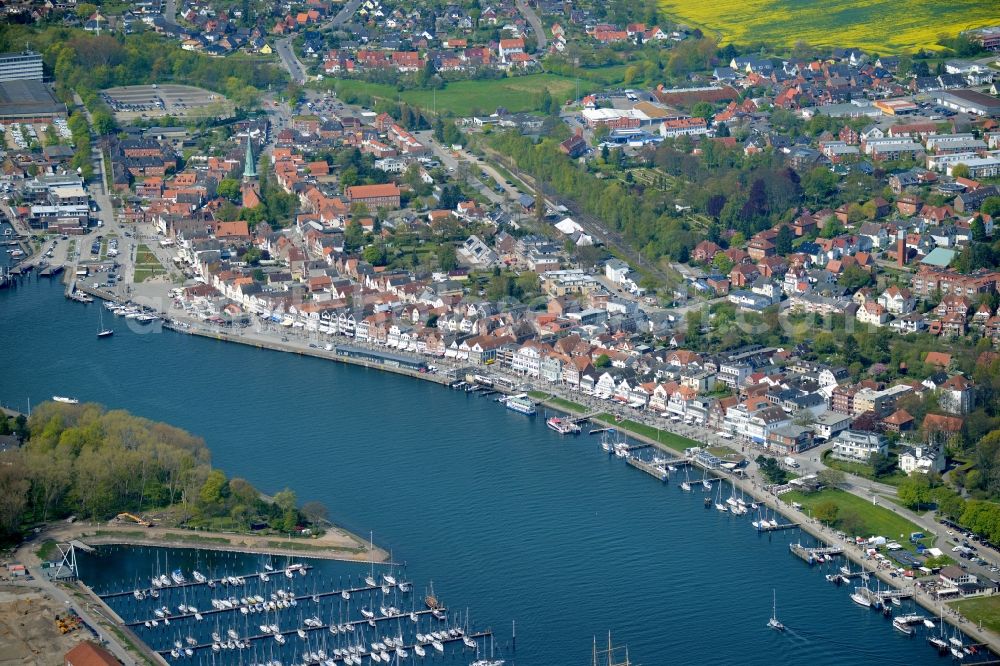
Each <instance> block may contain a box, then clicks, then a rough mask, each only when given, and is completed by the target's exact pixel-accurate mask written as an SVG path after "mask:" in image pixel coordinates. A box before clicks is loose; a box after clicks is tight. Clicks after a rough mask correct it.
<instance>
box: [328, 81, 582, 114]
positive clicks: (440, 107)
mask: <svg viewBox="0 0 1000 666" xmlns="http://www.w3.org/2000/svg"><path fill="white" fill-rule="evenodd" d="M333 86H334V87H335V88H336V90H337V94H338V95H341V96H343V95H344V94H346V93H354V94H356V95H370V96H372V97H374V98H375V99H376V100H379V99H381V100H388V101H391V102H397V101H402V102H406V103H407V104H410V105H413V106H419V107H421V108H424V109H427V110H428V111H433V110H435V109H436V110H437V112H438V113H439V114H442V115H452V116H470V115H474V114H475V115H480V114H484V115H489V114H491V113H493V112H494V111H496V109H497V107H498V106H503V107H505V108H506V109H507V110H508V111H511V112H512V113H517V112H520V111H532V110H534V108H535V106H536V101H537V98H538V95H539V94H540V93H541V92H542V88H548V90H549V93H550V94H551V95H552V96H553V97H554V98H555V99H556V101H558V102H559V103H563V102H565V101H566V100H568V99H570V98H571V97H573V96H575V95H576V82H575V81H574V80H573V79H569V78H566V77H562V76H558V75H556V74H531V75H528V76H515V77H511V78H505V79H481V80H475V81H456V82H454V83H449V84H448V85H447V86H446V87H445V88H444V89H443V90H438V91H436V92H435V91H433V90H405V91H403V92H399V91H397V90H396V87H395V86H391V85H386V84H381V83H367V82H365V81H359V80H355V79H342V80H338V81H336V82H335V83H334V84H333ZM590 87H593V84H590ZM581 90H586V86H584V83H583V82H581Z"/></svg>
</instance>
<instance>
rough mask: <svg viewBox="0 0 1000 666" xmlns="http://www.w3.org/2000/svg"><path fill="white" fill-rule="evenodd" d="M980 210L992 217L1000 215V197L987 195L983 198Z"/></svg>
mask: <svg viewBox="0 0 1000 666" xmlns="http://www.w3.org/2000/svg"><path fill="white" fill-rule="evenodd" d="M979 211H980V212H981V213H982V214H983V215H989V216H990V217H992V218H996V217H997V215H1000V197H986V198H985V199H983V203H982V205H981V206H980V207H979Z"/></svg>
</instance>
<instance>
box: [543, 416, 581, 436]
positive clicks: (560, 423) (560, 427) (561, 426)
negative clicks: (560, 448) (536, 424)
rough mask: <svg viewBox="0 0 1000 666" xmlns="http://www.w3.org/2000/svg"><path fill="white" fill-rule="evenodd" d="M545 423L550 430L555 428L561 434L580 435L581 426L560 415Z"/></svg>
mask: <svg viewBox="0 0 1000 666" xmlns="http://www.w3.org/2000/svg"><path fill="white" fill-rule="evenodd" d="M545 425H547V426H548V427H549V430H555V431H556V432H557V433H559V434H560V435H579V434H580V426H578V425H577V424H575V423H573V422H572V421H570V420H569V419H563V418H559V417H558V416H553V417H552V418H550V419H547V420H546V421H545Z"/></svg>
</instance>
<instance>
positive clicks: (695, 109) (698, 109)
mask: <svg viewBox="0 0 1000 666" xmlns="http://www.w3.org/2000/svg"><path fill="white" fill-rule="evenodd" d="M691 115H692V116H694V117H695V118H704V119H705V120H710V119H711V118H712V117H713V116H714V115H715V108H714V107H713V106H712V105H711V103H709V102H698V103H696V104H695V105H694V106H692V107H691Z"/></svg>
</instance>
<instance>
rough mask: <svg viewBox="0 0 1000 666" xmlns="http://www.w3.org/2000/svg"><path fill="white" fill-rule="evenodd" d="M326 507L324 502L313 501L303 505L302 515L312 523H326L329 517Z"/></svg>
mask: <svg viewBox="0 0 1000 666" xmlns="http://www.w3.org/2000/svg"><path fill="white" fill-rule="evenodd" d="M329 513H330V512H329V511H327V508H326V505H325V504H323V503H322V502H317V501H312V502H306V503H305V504H303V505H302V515H303V516H305V517H306V520H308V521H309V522H310V523H319V522H325V521H326V520H327V518H328V516H329Z"/></svg>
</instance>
